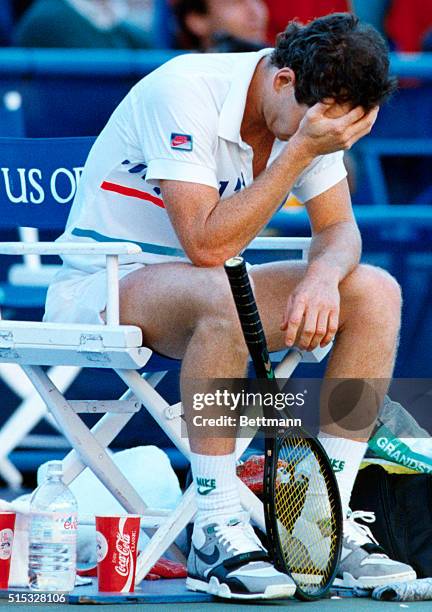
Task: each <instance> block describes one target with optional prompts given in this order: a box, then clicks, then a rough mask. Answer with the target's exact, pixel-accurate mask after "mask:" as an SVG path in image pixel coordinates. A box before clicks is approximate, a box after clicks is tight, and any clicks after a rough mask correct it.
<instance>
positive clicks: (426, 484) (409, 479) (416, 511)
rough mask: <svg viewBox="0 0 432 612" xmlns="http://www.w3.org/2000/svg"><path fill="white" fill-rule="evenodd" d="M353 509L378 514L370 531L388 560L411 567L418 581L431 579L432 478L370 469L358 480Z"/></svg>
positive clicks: (363, 471)
mask: <svg viewBox="0 0 432 612" xmlns="http://www.w3.org/2000/svg"><path fill="white" fill-rule="evenodd" d="M350 506H351V508H352V510H369V511H372V512H375V516H376V521H375V523H372V524H369V523H368V527H370V529H371V531H372V533H373V535H374V536H375V538H376V539H377V540H378V542H379V544H380V545H381V546H382V547H383V548H384V550H385V551H386V553H387V554H388V555H389V557H391V558H392V559H395V560H397V561H401V562H403V563H408V564H409V565H411V566H412V567H413V568H414V569H415V571H416V572H417V577H418V578H429V577H432V475H430V474H389V473H387V472H386V470H385V469H384V468H382V467H381V466H378V465H370V466H368V467H366V468H364V469H363V470H360V472H359V474H358V476H357V480H356V483H355V486H354V490H353V494H352V497H351V503H350Z"/></svg>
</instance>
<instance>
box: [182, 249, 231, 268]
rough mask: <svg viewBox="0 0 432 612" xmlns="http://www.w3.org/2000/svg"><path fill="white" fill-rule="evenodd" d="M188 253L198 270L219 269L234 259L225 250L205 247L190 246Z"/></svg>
mask: <svg viewBox="0 0 432 612" xmlns="http://www.w3.org/2000/svg"><path fill="white" fill-rule="evenodd" d="M186 253H187V255H188V257H189V259H190V260H191V262H192V263H193V265H194V266H197V267H198V268H217V267H219V266H223V265H224V263H225V261H226V260H227V259H229V258H230V257H232V255H231V254H229V253H228V252H226V251H225V249H210V248H206V247H204V246H202V247H199V246H194V247H191V246H189V247H188V248H187V249H186Z"/></svg>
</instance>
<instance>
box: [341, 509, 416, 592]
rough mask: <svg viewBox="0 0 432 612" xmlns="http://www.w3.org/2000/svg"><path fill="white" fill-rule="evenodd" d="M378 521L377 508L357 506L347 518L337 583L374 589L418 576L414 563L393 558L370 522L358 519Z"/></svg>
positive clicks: (371, 521)
mask: <svg viewBox="0 0 432 612" xmlns="http://www.w3.org/2000/svg"><path fill="white" fill-rule="evenodd" d="M356 519H361V520H363V521H365V522H366V523H373V522H374V521H375V514H374V513H373V512H363V511H361V510H357V511H355V512H351V511H350V513H349V514H348V518H347V519H345V520H344V526H343V530H344V536H343V544H342V555H341V561H340V564H339V569H338V573H337V577H336V579H335V582H334V584H335V585H337V586H345V587H355V586H357V587H361V588H364V589H373V588H375V587H377V586H382V585H384V584H389V583H391V582H408V581H410V580H415V579H416V573H415V571H414V570H413V568H412V567H411V566H410V565H406V564H405V563H400V562H399V561H393V560H392V559H390V558H389V557H388V556H387V555H386V554H385V551H384V550H383V549H382V548H381V546H379V544H378V542H377V541H376V539H375V538H374V536H373V535H372V532H371V530H370V529H369V527H367V526H366V525H362V524H360V523H356Z"/></svg>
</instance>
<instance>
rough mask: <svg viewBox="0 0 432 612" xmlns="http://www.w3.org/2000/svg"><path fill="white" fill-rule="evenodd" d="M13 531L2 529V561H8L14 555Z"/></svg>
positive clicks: (0, 534)
mask: <svg viewBox="0 0 432 612" xmlns="http://www.w3.org/2000/svg"><path fill="white" fill-rule="evenodd" d="M12 542H13V531H12V529H2V530H1V531H0V559H1V560H2V561H6V560H7V559H9V557H10V556H11V554H12Z"/></svg>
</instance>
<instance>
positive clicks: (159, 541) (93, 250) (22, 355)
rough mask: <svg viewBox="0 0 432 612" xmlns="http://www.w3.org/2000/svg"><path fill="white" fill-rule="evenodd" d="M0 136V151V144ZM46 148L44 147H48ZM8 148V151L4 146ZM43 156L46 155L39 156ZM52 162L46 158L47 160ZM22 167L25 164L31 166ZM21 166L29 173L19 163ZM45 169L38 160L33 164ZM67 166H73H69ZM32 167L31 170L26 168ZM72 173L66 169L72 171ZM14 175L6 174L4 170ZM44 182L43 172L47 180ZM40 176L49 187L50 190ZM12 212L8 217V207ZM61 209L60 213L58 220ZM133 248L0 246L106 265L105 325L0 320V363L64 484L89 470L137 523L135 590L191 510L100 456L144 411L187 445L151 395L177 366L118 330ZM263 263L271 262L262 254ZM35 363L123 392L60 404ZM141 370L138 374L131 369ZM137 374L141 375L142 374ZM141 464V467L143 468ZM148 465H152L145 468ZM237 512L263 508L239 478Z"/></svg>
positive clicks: (265, 245)
mask: <svg viewBox="0 0 432 612" xmlns="http://www.w3.org/2000/svg"><path fill="white" fill-rule="evenodd" d="M70 140H71V139H56V142H55V143H54V144H55V145H56V146H58V145H59V144H60V143H61V144H64V145H65V151H64V155H63V157H62V156H61V155H60V154H59V151H58V150H57V153H53V152H52V151H51V154H50V158H49V160H50V164H51V166H50V170H49V172H52V170H53V164H54V165H55V164H57V166H58V167H61V168H68V165H67V164H68V162H70V159H69V157H68V155H67V150H70V149H68V146H67V142H65V141H70ZM7 144H8V143H6V142H5V143H2V142H1V139H0V152H1V150H2V146H6V145H7ZM49 144H51V145H53V143H52V142H51V143H49ZM11 146H13V144H12V145H11ZM44 154H45V155H47V151H46V150H45V152H44ZM53 155H55V157H54V158H53ZM34 161H35V160H30V162H27V163H34ZM19 163H20V164H21V165H20V166H17V167H28V166H26V165H25V163H26V162H25V161H23V159H22V158H21V160H20V162H19ZM39 163H40V164H42V163H43V164H44V167H46V164H47V161H46V160H45V161H44V162H42V161H40V162H39ZM74 163H75V162H74ZM30 167H31V166H30ZM72 167H73V166H72ZM12 171H13V170H12V169H11V172H12ZM50 176H52V174H51V175H50ZM49 180H50V179H49V177H48V183H49ZM47 194H48V195H47V196H46V197H45V199H44V203H43V206H42V207H46V214H47V215H52V216H53V215H56V218H57V219H58V216H59V213H58V212H55V208H56V207H57V208H58V206H59V204H58V202H56V201H53V200H52V198H50V196H49V192H47ZM0 205H1V208H2V210H3V209H5V211H6V209H7V211H6V212H5V216H6V217H8V216H9V217H10V215H13V214H14V215H16V217H17V222H16V224H17V225H26V226H31V225H32V224H34V226H35V227H39V223H40V220H39V221H38V215H40V209H38V210H37V211H35V214H34V215H33V214H32V212H33V209H32V207H31V206H28V207H27V210H26V211H24V212H22V214H23V215H24V214H25V217H26V218H25V223H23V222H22V221H23V220H24V219H22V218H18V216H19V215H18V212H20V211H18V212H17V208H16V207H15V208H13V207H12V205H11V204H10V203H9V202H8V200H7V198H6V197H5V194H3V193H1V194H0ZM11 208H12V210H11ZM66 213H67V211H65V210H61V212H60V214H61V215H63V221H64V220H65V219H64V218H65V216H66ZM309 242H310V240H309V239H307V238H257V239H255V240H254V241H253V243H252V244H251V245H250V249H249V250H250V252H251V253H253V252H254V251H255V252H256V251H257V250H258V251H260V253H262V254H266V253H272V254H276V252H278V253H279V255H280V254H281V253H282V254H283V256H284V258H285V259H288V258H292V257H291V254H294V255H295V253H297V254H299V255H300V257H301V258H303V259H305V258H306V254H307V250H308V247H309ZM139 251H140V247H139V246H137V245H136V244H133V243H125V242H109V243H96V242H94V243H86V244H83V243H81V244H77V243H66V242H62V243H43V242H35V243H32V244H25V243H0V256H4V255H27V256H28V255H61V254H66V253H68V254H71V253H75V254H81V255H86V256H88V257H92V256H93V255H95V254H99V255H100V254H103V255H105V257H106V267H107V309H106V313H107V314H106V319H107V320H106V324H100V325H84V324H83V325H81V324H61V323H42V322H31V321H30V322H28V321H11V320H9V321H8V320H0V363H9V364H16V365H18V366H19V367H20V368H21V370H22V371H23V372H25V374H26V375H27V377H28V379H29V381H30V382H31V383H32V385H33V387H34V389H35V390H36V391H37V393H38V394H39V396H40V397H41V399H42V401H43V403H44V404H45V405H46V406H47V408H48V410H49V411H50V413H51V414H52V415H53V417H54V419H55V421H56V423H57V425H58V427H59V429H60V430H61V431H62V432H63V434H64V435H65V436H66V438H67V439H68V440H69V442H70V444H71V446H72V450H71V451H70V452H69V454H68V455H67V456H66V457H65V459H64V460H63V467H64V480H65V482H66V483H67V484H69V483H70V482H71V481H73V480H74V479H75V478H76V477H77V476H78V475H79V474H80V473H81V472H82V471H83V470H84V469H85V468H86V467H87V466H88V467H89V468H90V469H91V470H92V471H93V472H94V473H95V475H96V476H97V477H98V478H99V479H100V480H101V482H102V483H103V484H104V485H105V486H106V487H107V489H108V490H109V491H110V492H111V493H112V494H113V495H114V496H115V497H116V499H117V500H118V501H119V502H120V503H121V504H122V506H123V507H124V508H125V510H127V511H128V512H130V513H133V514H139V515H141V516H142V524H143V526H144V527H145V528H146V530H147V532H150V533H151V534H152V535H151V538H150V541H149V543H148V544H147V546H146V548H145V550H144V551H143V553H141V555H140V556H139V559H138V562H137V576H136V580H137V583H139V582H140V581H141V580H142V579H143V578H144V576H145V575H146V574H147V573H148V572H149V570H150V569H151V567H152V566H153V565H154V564H155V562H156V561H157V560H158V559H159V558H160V556H161V555H162V554H163V553H164V552H165V551H166V550H167V549H168V548H171V550H172V551H173V552H174V554H175V556H176V557H177V558H178V559H181V555H180V553H179V551H178V550H177V549H175V547H174V548H173V542H174V540H175V539H176V538H177V536H178V535H179V534H180V532H181V531H182V530H183V529H184V528H185V527H186V525H187V524H188V523H189V522H190V521H191V520H192V518H193V515H194V512H195V502H194V495H193V486H192V485H191V486H190V487H189V488H188V489H187V490H186V492H185V493H184V495H183V496H182V499H181V501H180V503H179V505H178V506H177V508H176V509H175V510H174V511H166V510H161V509H158V508H149V507H148V506H147V504H146V502H145V500H144V499H142V498H141V497H140V495H139V494H138V493H137V491H136V490H135V489H134V488H133V487H132V486H131V484H130V482H129V481H128V479H127V478H126V477H125V476H124V475H123V473H122V472H121V471H120V470H119V468H118V467H117V466H116V465H115V463H114V462H113V461H112V459H111V457H110V453H109V452H108V451H107V448H108V446H109V445H110V443H111V442H112V440H113V439H114V438H115V437H116V436H117V435H118V434H119V432H120V431H121V430H122V429H123V428H124V427H125V426H126V424H127V423H128V421H129V420H130V419H131V417H132V416H133V415H134V414H135V413H136V412H137V411H138V410H140V409H141V408H142V407H144V408H145V409H146V410H148V411H149V413H150V414H151V415H152V416H153V418H154V419H155V420H156V422H157V423H158V424H159V426H160V427H161V428H162V430H163V431H164V432H165V433H166V434H167V436H168V437H169V438H170V439H171V441H172V442H173V444H174V445H175V446H176V447H177V448H178V449H179V450H180V451H181V452H182V453H183V454H184V455H185V456H186V457H188V455H189V444H188V440H187V438H186V437H184V436H182V418H181V415H182V411H181V405H180V404H175V405H169V404H168V402H166V401H165V400H164V398H163V397H162V396H161V395H160V393H159V392H158V391H157V390H156V386H157V384H158V383H159V382H160V381H161V380H162V378H163V377H164V376H165V374H166V373H167V371H169V370H171V369H173V365H174V364H175V368H176V369H177V368H178V362H175V361H174V360H170V359H167V358H164V357H160V356H158V355H156V354H154V353H152V351H151V350H150V349H149V348H147V347H145V346H142V334H141V330H140V329H139V328H138V327H134V326H130V325H120V324H119V279H118V259H119V257H120V256H122V255H130V254H133V253H138V252H139ZM270 259H271V257H270ZM328 350H329V347H327V348H326V349H319V350H317V351H314V352H313V353H305V354H303V353H302V352H301V351H299V350H297V349H294V350H291V351H289V353H288V354H287V355H286V356H285V357H284V359H283V360H282V361H281V362H280V363H279V365H278V366H277V370H276V373H277V375H279V376H282V377H284V378H289V377H290V376H291V374H292V372H293V371H294V369H295V367H296V366H297V365H298V363H299V362H300V361H302V360H307V361H315V362H317V361H321V359H322V358H323V357H324V356H325V355H326V354H327V352H328ZM42 366H49V367H51V368H52V367H56V368H57V367H66V368H86V367H87V368H88V367H91V368H105V369H106V368H109V369H112V370H114V371H115V372H116V373H117V375H118V376H119V377H120V378H121V379H122V380H123V381H124V383H125V384H126V385H127V388H128V390H127V391H126V393H125V394H124V395H123V397H122V398H120V399H119V400H114V401H113V400H111V401H104V400H103V399H102V398H101V399H100V400H96V401H95V400H89V401H85V400H80V401H74V400H66V398H65V397H64V395H63V393H62V391H61V390H60V389H59V388H58V385H56V384H55V382H54V381H53V380H52V378H51V377H50V375H49V373H50V372H49V371H48V372H47V371H46V370H44V369H43V367H42ZM139 371H140V372H139ZM143 372H144V373H143ZM80 413H92V414H101V415H102V416H101V418H100V420H99V421H98V422H97V423H96V425H94V426H93V427H92V428H91V429H90V428H88V427H87V426H86V425H85V424H84V422H83V421H82V420H81V419H80V417H79V416H78V415H79V414H80ZM250 442H251V439H245V438H241V439H239V440H238V443H237V448H236V454H237V457H238V458H240V457H241V455H242V454H243V452H244V451H245V449H246V448H247V446H248V445H249V443H250ZM145 467H146V466H143V469H145ZM148 467H151V466H148ZM239 487H240V492H241V499H242V503H243V505H244V506H245V507H246V508H247V509H248V510H249V511H250V512H251V516H252V519H253V520H254V522H255V523H256V524H257V525H258V526H259V527H260V528H261V529H263V530H264V529H265V526H264V516H263V509H262V504H261V502H260V501H259V499H258V498H257V497H256V496H255V495H254V494H253V493H252V492H251V491H250V490H249V489H248V488H247V487H246V486H245V485H244V484H243V483H242V482H241V481H239Z"/></svg>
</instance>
